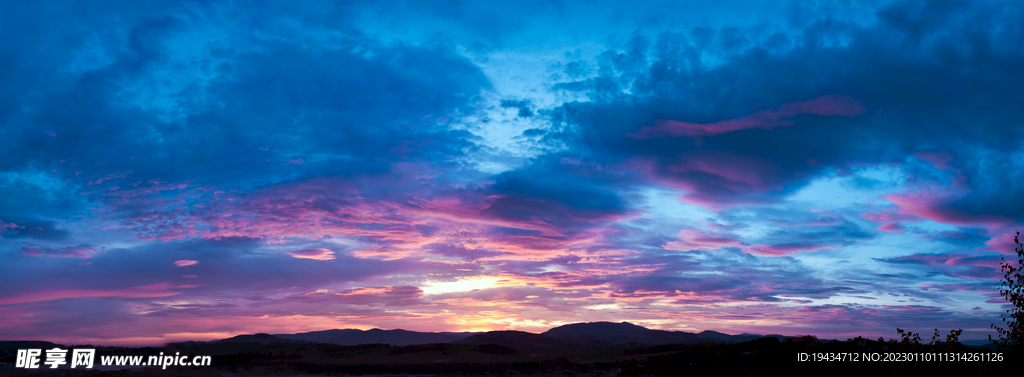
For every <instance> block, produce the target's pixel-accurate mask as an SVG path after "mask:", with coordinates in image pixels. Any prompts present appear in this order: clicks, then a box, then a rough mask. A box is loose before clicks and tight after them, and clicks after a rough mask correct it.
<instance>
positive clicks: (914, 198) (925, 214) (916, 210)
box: [883, 192, 1011, 227]
mask: <svg viewBox="0 0 1024 377" xmlns="http://www.w3.org/2000/svg"><path fill="white" fill-rule="evenodd" d="M957 196H962V195H957ZM957 196H942V195H938V194H935V193H929V192H922V193H906V194H892V195H885V196H883V197H884V198H886V199H888V200H889V201H890V202H892V203H893V204H896V205H897V206H898V207H899V209H898V210H897V211H898V212H899V213H900V214H902V215H910V216H916V217H919V218H922V219H926V220H931V221H935V222H938V223H944V224H953V225H959V226H978V225H983V226H987V227H1003V226H1006V225H1007V224H1009V223H1010V221H1011V220H1010V219H1009V218H1006V217H1003V216H993V215H980V214H972V213H967V212H964V211H960V210H957V209H953V208H950V207H949V206H948V205H947V203H948V202H951V201H953V200H955V199H956V197H957Z"/></svg>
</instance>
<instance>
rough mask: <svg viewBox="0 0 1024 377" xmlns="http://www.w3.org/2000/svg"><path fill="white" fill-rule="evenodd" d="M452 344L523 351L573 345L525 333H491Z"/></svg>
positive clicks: (548, 337)
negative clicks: (491, 345)
mask: <svg viewBox="0 0 1024 377" xmlns="http://www.w3.org/2000/svg"><path fill="white" fill-rule="evenodd" d="M451 343H452V344H479V345H484V344H497V345H499V346H503V347H511V348H515V349H522V350H527V349H530V350H534V349H555V348H561V347H567V346H570V345H571V344H570V343H568V342H565V341H561V340H559V339H556V338H553V337H550V336H547V335H540V334H533V333H528V332H524V331H489V332H486V333H483V334H477V335H473V336H470V337H468V338H465V339H462V340H457V341H454V342H451Z"/></svg>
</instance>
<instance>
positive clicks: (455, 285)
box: [420, 276, 502, 295]
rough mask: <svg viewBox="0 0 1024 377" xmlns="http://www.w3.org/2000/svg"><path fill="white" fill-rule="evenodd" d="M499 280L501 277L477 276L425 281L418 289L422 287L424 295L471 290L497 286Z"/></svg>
mask: <svg viewBox="0 0 1024 377" xmlns="http://www.w3.org/2000/svg"><path fill="white" fill-rule="evenodd" d="M500 280H502V279H500V278H498V277H494V276H479V277H472V278H466V279H459V280H457V281H449V282H432V283H427V284H425V285H424V286H422V287H420V289H422V290H423V294H426V295H436V294H442V293H452V292H472V291H474V290H480V289H487V288H494V287H496V286H498V282H499V281H500Z"/></svg>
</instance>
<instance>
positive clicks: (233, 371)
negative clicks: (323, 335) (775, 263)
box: [0, 332, 1022, 377]
mask: <svg viewBox="0 0 1024 377" xmlns="http://www.w3.org/2000/svg"><path fill="white" fill-rule="evenodd" d="M523 334H529V333H515V332H509V333H508V334H497V335H494V336H491V337H484V338H479V337H478V338H475V339H468V340H466V341H459V342H454V343H435V344H422V345H409V346H392V345H387V344H364V345H354V346H342V345H336V344H324V343H312V342H295V341H289V340H286V339H281V340H282V341H280V342H278V341H275V340H276V339H275V338H274V337H272V336H269V335H267V336H263V337H259V338H258V339H256V341H246V340H247V339H244V338H243V339H238V340H239V341H232V342H224V341H221V342H216V343H176V344H168V345H167V346H166V347H164V348H152V347H148V348H113V347H98V348H97V362H98V361H99V360H98V356H99V355H132V354H134V355H145V356H149V355H155V354H158V353H159V352H165V354H173V353H175V352H178V353H181V354H182V355H210V356H212V361H213V362H212V365H211V366H209V367H182V366H169V367H167V369H160V368H159V367H157V368H153V367H134V368H133V369H127V370H117V371H113V370H107V371H97V370H92V371H86V370H80V369H76V370H69V369H57V370H47V369H35V370H28V369H14V368H13V366H14V362H15V352H16V349H17V348H27V347H33V348H34V347H46V346H47V344H49V343H42V342H40V343H38V344H35V345H26V344H14V343H15V342H0V343H4V344H2V347H0V362H3V363H8V364H5V365H3V366H2V368H3V369H0V376H56V375H64V376H125V377H128V376H268V375H276V376H311V375H341V376H346V375H347V376H352V375H367V376H431V375H470V376H486V375H491V376H494V375H503V376H513V375H530V376H566V375H569V376H682V375H690V374H693V375H710V374H714V375H726V376H763V375H777V374H790V373H801V374H803V373H836V372H840V373H843V374H848V373H876V374H880V375H908V376H915V375H936V376H937V375H945V374H962V375H992V374H990V373H994V372H999V373H1014V374H1017V373H1019V372H1020V371H1021V369H1022V366H1021V361H1020V358H1015V357H1014V356H1013V355H1010V354H1007V353H999V352H998V351H995V350H993V349H990V348H982V347H968V346H965V345H962V344H959V343H952V344H950V343H938V344H934V345H928V344H918V343H910V342H897V341H885V342H880V341H878V340H868V339H863V338H857V339H850V340H847V341H819V340H817V339H815V338H813V337H800V338H785V337H783V338H782V339H780V338H779V337H765V338H760V339H756V340H750V341H743V342H737V343H732V344H724V343H721V342H716V341H709V340H701V341H699V342H695V343H686V344H661V345H644V344H639V343H632V342H627V343H626V344H611V343H609V342H603V341H581V340H565V339H556V338H547V339H545V338H537V336H540V335H536V334H529V335H523ZM484 341H488V342H492V343H486V344H473V343H474V342H476V343H482V342H484ZM51 345H52V344H51ZM12 346H13V347H12ZM513 346H515V347H513ZM72 348H78V347H77V346H72ZM876 354H877V355H878V356H877V357H879V358H880V359H881V360H880V361H868V360H865V358H871V357H873V356H872V355H876ZM929 354H930V355H932V356H927V355H929ZM994 355H1000V356H1001V358H1002V361H986V359H992V358H995V356H994ZM835 357H844V358H849V359H853V358H857V359H859V361H821V359H822V358H826V359H827V358H835ZM887 357H888V358H897V359H902V358H923V357H931V358H933V359H938V358H947V359H948V358H956V359H960V361H930V362H929V361H884V359H885V358H887ZM801 358H803V359H806V360H808V361H799V360H800V359H801ZM816 359H817V360H819V361H814V360H816ZM963 359H966V360H963ZM42 367H43V368H48V366H42Z"/></svg>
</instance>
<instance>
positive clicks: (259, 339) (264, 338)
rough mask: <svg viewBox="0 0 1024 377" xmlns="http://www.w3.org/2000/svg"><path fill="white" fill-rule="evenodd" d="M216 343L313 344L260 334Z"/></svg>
mask: <svg viewBox="0 0 1024 377" xmlns="http://www.w3.org/2000/svg"><path fill="white" fill-rule="evenodd" d="M216 343H261V344H271V343H312V342H309V341H305V340H294V339H285V338H280V337H276V336H273V335H270V334H265V333H259V334H253V335H238V336H233V337H230V338H227V339H221V340H218V341H216Z"/></svg>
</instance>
